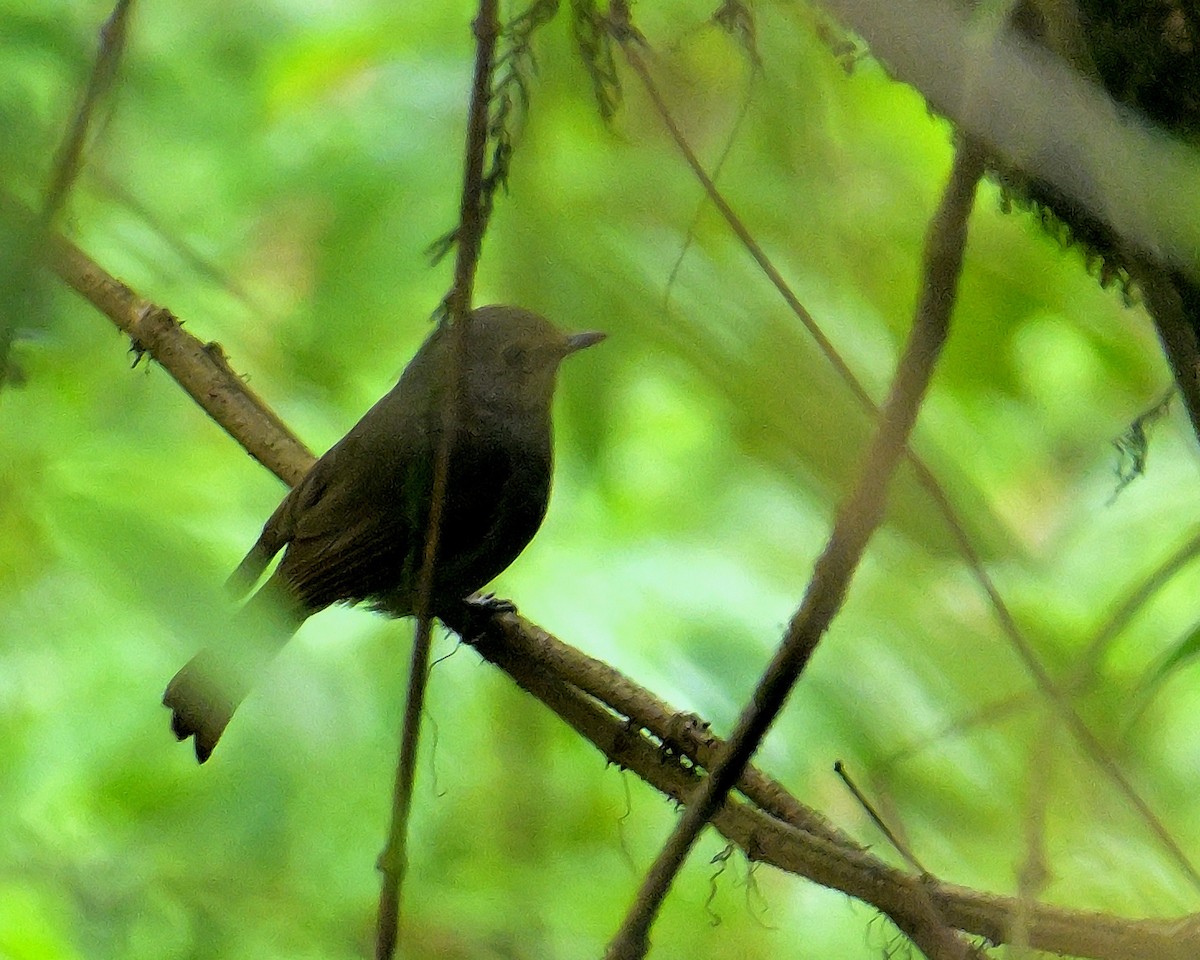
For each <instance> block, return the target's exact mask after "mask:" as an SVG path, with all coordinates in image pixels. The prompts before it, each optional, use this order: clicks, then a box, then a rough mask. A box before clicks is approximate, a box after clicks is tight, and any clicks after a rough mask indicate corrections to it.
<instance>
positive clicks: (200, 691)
mask: <svg viewBox="0 0 1200 960" xmlns="http://www.w3.org/2000/svg"><path fill="white" fill-rule="evenodd" d="M307 615H308V611H305V610H303V608H302V607H300V606H299V605H298V604H297V603H296V602H295V601H294V600H290V599H289V597H288V593H287V590H286V587H284V586H283V584H282V582H281V581H279V580H277V579H276V578H275V577H272V578H271V579H270V580H268V581H267V583H266V584H264V585H263V587H262V589H261V590H259V591H258V593H256V594H255V595H254V596H253V597H251V598H250V600H249V601H248V602H247V603H246V604H245V605H244V606H243V607H242V608H241V609H240V610H239V611H238V612H237V615H236V616H235V617H234V618H233V620H232V622H231V624H230V636H229V637H228V638H227V640H226V642H224V643H221V644H220V645H218V646H213V647H207V648H205V649H204V650H201V651H200V652H199V653H198V654H196V656H194V657H193V658H192V659H191V660H189V661H188V662H187V663H186V664H185V665H184V667H183V669H182V670H180V671H179V672H178V673H177V674H175V676H174V677H172V678H171V682H170V683H169V684H167V689H166V691H165V692H164V693H163V699H162V702H163V706H165V707H167V708H169V709H170V711H171V732H172V733H174V734H175V737H176V739H178V740H186V739H187V738H188V737H195V738H196V740H195V748H196V759H197V760H198V761H200V763H204V761H205V760H207V759H208V758H209V756H210V755H211V754H212V752H213V748H214V747H215V746H216V745H217V741H218V740H220V739H221V734H223V733H224V732H225V727H226V726H227V725H228V724H229V721H230V719H231V718H232V717H233V714H234V711H235V710H237V708H238V706H239V705H240V704H241V702H242V701H243V700H244V699H245V698H246V694H248V693H249V692H250V688H251V686H253V684H254V683H255V681H257V680H258V678H259V676H261V674H262V673H263V672H264V671H265V670H266V668H267V666H268V665H269V664H270V662H271V660H272V659H274V657H275V654H277V653H278V652H279V651H280V650H281V649H282V648H283V645H284V644H285V643H287V641H288V640H289V639H291V636H292V634H293V633H295V632H296V630H298V629H299V628H300V624H302V623H303V622H304V619H305V617H306V616H307Z"/></svg>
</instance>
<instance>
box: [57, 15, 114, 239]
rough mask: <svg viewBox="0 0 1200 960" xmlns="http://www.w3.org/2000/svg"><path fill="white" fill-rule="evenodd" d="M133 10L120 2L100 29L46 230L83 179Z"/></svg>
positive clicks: (62, 153)
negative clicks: (86, 148)
mask: <svg viewBox="0 0 1200 960" xmlns="http://www.w3.org/2000/svg"><path fill="white" fill-rule="evenodd" d="M132 10H133V0H117V2H116V5H115V6H114V7H113V11H112V13H111V14H110V15H109V18H108V19H107V20H105V21H104V24H103V25H102V26H101V27H100V47H99V50H98V52H97V54H96V62H95V63H94V64H93V65H92V72H91V74H90V75H89V77H88V84H87V87H86V88H85V89H84V92H83V97H82V98H81V99H80V102H79V106H78V108H77V109H76V111H75V117H74V119H73V120H72V121H71V126H70V127H69V128H68V130H67V135H66V138H65V139H64V140H63V142H62V144H61V145H60V146H59V150H58V155H57V156H56V157H55V160H54V170H53V173H52V175H51V179H50V186H49V188H48V189H47V191H46V197H45V200H44V202H43V205H42V211H41V214H42V218H41V219H42V224H43V225H44V226H49V225H50V224H51V223H52V222H53V220H54V218H55V217H56V216H57V215H58V212H59V210H61V209H62V206H63V204H64V203H65V202H66V199H67V196H68V194H69V193H70V192H71V187H72V185H74V183H75V180H76V178H78V176H79V171H80V169H81V168H82V166H83V150H84V146H85V145H86V143H87V136H88V131H89V130H90V129H91V126H92V117H93V116H94V114H95V112H96V108H97V106H99V104H100V101H101V100H102V99H103V98H104V95H105V94H106V93H107V92H108V90H109V88H110V87H111V86H112V81H113V78H114V77H115V76H116V74H117V67H118V66H119V65H120V62H121V56H122V54H123V53H124V52H125V38H126V36H127V35H128V29H129V16H130V13H131V12H132Z"/></svg>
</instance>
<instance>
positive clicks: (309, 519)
mask: <svg viewBox="0 0 1200 960" xmlns="http://www.w3.org/2000/svg"><path fill="white" fill-rule="evenodd" d="M455 336H456V334H455V333H454V332H453V331H451V330H449V329H447V328H443V327H438V328H437V329H436V330H435V331H434V332H433V333H432V334H431V335H430V336H429V338H428V339H427V340H426V341H425V343H424V344H423V345H422V346H421V349H420V350H418V351H417V354H416V356H414V357H413V358H412V360H411V361H410V362H409V364H408V366H407V367H406V368H405V370H404V373H403V374H402V375H401V377H400V381H399V382H398V383H397V384H396V386H395V387H393V388H392V390H391V391H390V392H389V393H388V394H386V395H385V396H384V397H383V398H382V399H380V400H379V402H378V403H376V404H375V406H373V407H372V408H371V409H370V410H369V411H367V413H366V414H365V415H364V416H363V418H362V419H361V420H359V421H358V423H357V424H355V425H354V426H353V427H352V428H351V430H350V432H349V433H347V434H346V436H344V437H343V438H342V439H341V440H339V441H338V442H337V443H336V444H334V446H333V447H331V448H330V449H329V451H328V452H327V453H326V454H325V455H324V456H323V457H321V459H319V460H318V461H317V462H316V463H315V464H313V466H312V469H311V470H309V472H308V473H307V474H306V475H305V477H304V479H303V480H302V481H300V483H298V484H297V485H296V486H295V487H294V488H293V489H292V491H291V492H290V493H289V494H288V495H287V496H286V497H284V499H283V502H282V503H280V504H279V506H278V508H277V509H276V510H275V512H274V513H273V514H272V515H271V518H270V519H269V520H267V522H266V524H265V525H264V526H263V530H262V534H261V535H260V536H259V538H258V542H257V543H255V544H254V546H253V547H251V548H250V552H249V553H248V554H246V557H245V559H244V560H242V562H241V564H240V565H239V566H238V568H237V570H236V571H234V573H233V575H232V576H231V577H230V579H229V584H230V587H231V589H232V590H233V591H234V592H235V593H236V594H237V595H238V596H243V595H245V594H246V593H247V592H248V591H249V590H250V589H251V588H252V587H253V586H254V585H255V583H256V582H257V581H258V580H259V578H260V577H261V575H262V573H263V571H264V570H265V569H266V567H267V565H268V564H269V563H270V562H271V559H272V558H273V557H274V556H275V555H276V554H277V553H278V552H279V551H280V550H283V558H282V559H281V560H280V562H279V565H278V567H276V569H275V572H274V573H273V574H272V575H271V576H270V578H269V579H268V580H267V582H266V583H265V584H264V585H263V586H262V588H261V589H260V590H259V591H258V592H257V593H256V594H255V595H254V596H253V597H251V599H250V600H249V601H248V602H247V603H246V604H245V605H244V606H243V607H242V609H241V610H240V611H238V614H237V616H236V618H235V619H236V621H237V623H236V624H235V628H236V629H235V630H234V631H233V634H234V642H231V643H229V644H226V645H224V646H223V647H222V648H221V649H216V648H208V649H205V650H202V651H201V652H200V653H199V654H197V655H196V656H195V657H194V658H193V659H192V660H191V661H190V662H189V663H188V664H187V665H186V666H184V668H183V669H182V670H180V671H179V672H178V673H177V674H176V675H175V677H174V679H172V680H171V682H170V684H169V685H168V686H167V689H166V692H165V693H164V694H163V704H164V705H165V706H167V707H169V708H170V709H171V711H172V716H171V729H172V730H173V731H174V733H175V736H176V737H177V738H178V739H180V740H183V739H186V738H187V737H189V736H194V737H195V738H196V741H195V747H196V758H197V759H198V760H199V761H200V762H201V763H203V762H204V761H205V760H207V759H208V757H209V754H211V753H212V750H213V747H215V746H216V743H217V741H218V740H219V739H220V737H221V734H222V733H223V732H224V730H225V727H226V725H227V724H228V723H229V720H230V718H231V717H232V716H233V712H234V711H235V710H236V709H237V707H238V704H240V703H241V701H242V699H243V698H244V697H245V696H246V694H247V693H248V692H249V689H250V686H251V684H252V683H253V682H254V680H255V679H257V676H258V674H260V673H261V672H262V670H263V669H264V668H265V667H266V665H267V664H268V663H269V661H270V659H271V658H272V657H273V656H274V655H275V653H276V652H278V650H279V649H280V648H281V647H282V646H283V645H284V644H285V643H286V642H287V640H288V639H289V638H290V637H291V635H292V634H293V633H295V632H296V630H297V629H299V627H300V625H301V624H302V623H303V622H304V621H305V620H306V619H307V618H308V617H310V616H312V614H314V613H316V612H317V611H318V610H323V609H324V608H325V607H328V606H330V605H331V604H335V603H347V604H354V603H363V602H366V603H370V604H372V605H374V606H376V607H377V608H379V609H382V610H384V611H386V612H387V613H389V614H391V615H393V616H404V615H408V614H412V613H413V612H414V607H415V604H416V603H417V597H416V593H417V584H418V579H419V577H420V570H421V562H422V557H423V555H424V549H425V534H426V529H427V523H428V518H429V511H430V506H431V500H432V487H433V474H434V463H435V460H436V458H437V451H438V449H439V445H440V443H441V437H442V434H443V432H444V429H445V428H444V423H443V421H444V415H443V414H444V409H445V404H446V402H447V395H448V391H450V390H451V389H452V388H453V387H452V384H451V382H450V381H451V374H452V372H453V371H454V369H455V366H456V364H455V360H456V358H455V355H454V353H453V351H454V350H455V348H456V346H457V345H456V342H455ZM462 338H463V339H462V346H463V349H462V355H461V357H459V358H457V360H458V363H457V368H458V372H459V384H460V392H459V394H458V399H457V403H456V407H455V409H456V413H457V416H456V418H455V419H456V425H455V429H454V430H453V434H452V437H451V442H450V447H449V450H450V456H449V461H448V472H447V478H446V496H445V501H444V504H443V509H442V520H441V526H440V531H439V541H438V550H437V559H436V563H435V566H434V577H433V589H432V598H431V603H430V612H431V613H433V614H436V613H437V612H438V610H439V609H443V608H444V607H445V605H447V604H452V603H458V602H460V601H462V600H463V599H464V598H466V597H467V596H468V595H470V594H471V593H473V592H475V591H476V590H478V589H479V588H480V587H482V586H483V585H484V584H486V583H487V582H488V581H489V580H491V579H493V578H494V577H495V576H496V575H497V574H499V573H500V572H501V571H503V570H504V569H505V568H506V567H507V566H508V565H509V564H510V563H512V562H513V560H515V559H516V558H517V555H518V554H519V553H520V552H521V551H522V550H523V549H524V548H525V545H526V544H528V543H529V541H530V540H531V539H532V538H533V535H534V534H535V533H536V532H537V529H538V527H539V526H540V525H541V522H542V518H543V516H544V515H545V513H546V504H547V501H548V499H549V496H550V476H551V473H552V469H553V449H552V441H551V428H550V403H551V400H552V398H553V395H554V383H555V379H556V375H557V372H558V366H559V364H560V363H561V362H562V360H563V359H564V358H565V357H567V356H568V355H570V354H572V353H574V352H575V351H577V350H582V349H583V348H585V347H589V346H591V345H592V344H595V343H598V342H599V341H601V340H602V339H604V334H602V333H577V334H574V335H573V336H567V335H565V334H563V333H561V332H560V331H559V330H558V329H557V328H555V327H554V326H553V325H552V324H551V323H550V322H549V321H548V320H546V319H545V318H543V317H540V316H538V315H537V314H536V313H532V312H530V311H528V310H522V309H520V308H518V307H509V306H490V307H481V308H479V309H478V310H475V311H474V312H473V313H471V314H470V315H469V317H468V318H467V320H466V325H465V329H464V330H463V331H462Z"/></svg>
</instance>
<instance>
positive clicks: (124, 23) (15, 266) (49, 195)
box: [0, 0, 133, 386]
mask: <svg viewBox="0 0 1200 960" xmlns="http://www.w3.org/2000/svg"><path fill="white" fill-rule="evenodd" d="M132 7H133V0H117V3H116V6H114V7H113V11H112V13H111V14H110V15H109V17H108V19H107V20H106V21H104V23H103V24H102V25H101V27H100V43H99V48H98V50H97V52H96V60H95V62H94V63H93V64H92V70H91V73H90V74H89V76H88V82H87V86H86V87H85V88H84V92H83V95H82V96H81V97H80V100H79V105H78V107H76V110H75V116H74V117H73V118H72V120H71V124H70V126H69V127H68V128H67V131H66V133H65V135H64V137H63V140H62V142H61V143H60V144H59V147H58V151H57V153H56V155H55V158H54V163H53V164H52V166H51V170H50V183H49V184H48V185H47V187H46V193H45V195H44V196H43V198H42V205H41V209H40V211H39V215H38V225H39V226H40V227H41V228H42V229H45V228H47V227H49V226H50V225H51V224H53V223H54V220H55V218H56V217H57V216H58V214H59V212H60V211H61V210H62V208H63V205H64V204H65V203H66V201H67V197H68V196H69V195H70V193H71V188H72V187H73V186H74V184H75V181H76V180H77V179H78V177H79V171H80V170H81V169H82V167H83V151H84V147H85V146H86V144H87V138H88V131H89V130H90V129H91V126H92V118H93V117H94V115H95V112H96V109H97V107H98V106H99V104H100V102H101V100H103V99H104V96H105V94H106V93H107V92H108V90H109V88H110V87H111V86H112V80H113V77H114V76H115V75H116V72H117V67H118V65H119V64H120V62H121V56H122V54H123V53H124V51H125V38H126V36H127V33H128V24H129V14H130V11H131V9H132ZM29 237H30V233H28V232H22V233H20V234H18V235H17V240H18V242H17V243H16V244H14V249H11V250H9V251H7V253H8V255H9V256H10V258H11V265H10V267H9V270H8V271H7V272H8V273H9V277H10V279H8V280H7V283H8V285H10V286H11V287H12V289H14V290H27V291H28V298H29V300H30V301H31V302H32V301H33V300H34V299H35V296H36V294H35V290H34V287H33V285H32V282H31V279H32V272H33V267H34V264H35V263H36V262H37V255H36V253H35V251H34V250H33V249H32V244H31V243H27V242H26V241H27V240H28V239H29ZM18 299H20V298H19V297H16V298H14V302H16V301H17V300H18ZM8 313H9V311H7V310H6V311H3V314H8ZM11 313H12V315H3V314H0V386H3V385H4V382H5V379H6V377H7V375H8V372H9V353H10V352H11V350H12V345H13V341H14V339H15V337H16V332H17V326H16V319H17V318H16V311H15V310H14V311H12V312H11Z"/></svg>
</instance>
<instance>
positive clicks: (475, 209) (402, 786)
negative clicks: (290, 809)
mask: <svg viewBox="0 0 1200 960" xmlns="http://www.w3.org/2000/svg"><path fill="white" fill-rule="evenodd" d="M496 9H497V0H480V3H479V12H478V14H477V15H476V17H475V20H474V21H473V23H472V29H473V31H474V34H475V73H474V81H473V84H472V87H471V101H470V105H469V107H468V115H467V134H466V145H465V149H464V172H463V190H462V204H461V208H460V212H459V226H458V230H457V231H456V242H457V248H458V256H457V260H456V262H455V267H454V285H453V287H452V288H451V290H450V293H449V295H448V296H447V298H446V302H445V310H444V312H443V322H444V323H448V324H449V327H450V334H451V337H452V338H453V339H452V342H453V349H452V350H451V351H450V357H451V361H452V362H451V364H450V370H449V371H448V373H447V376H448V378H449V383H448V389H447V391H446V403H445V406H444V408H443V410H442V432H441V437H440V439H439V443H438V450H437V458H436V459H435V461H434V468H433V483H432V488H431V494H430V504H429V524H428V528H427V531H426V534H425V549H424V554H423V557H422V560H421V570H420V576H419V579H418V582H417V591H416V604H415V610H414V612H415V614H416V619H417V622H416V626H415V628H414V635H413V647H412V654H411V657H410V660H409V673H408V693H407V697H406V699H405V706H404V720H403V728H402V731H401V736H400V757H399V759H398V761H397V763H396V781H395V786H394V789H393V793H392V820H391V825H390V827H389V830H388V839H387V844H386V846H385V847H384V849H383V852H382V853H381V854H380V855H379V863H378V866H379V870H380V872H381V873H382V874H383V878H382V884H381V889H380V894H379V917H378V925H377V928H376V941H375V955H376V957H377V958H378V960H390V958H391V957H392V955H393V954H394V953H395V950H396V940H397V935H398V930H399V922H400V903H401V895H402V891H403V885H404V876H405V873H406V871H407V868H408V851H407V838H408V821H409V816H410V814H411V812H412V795H413V783H414V781H415V779H416V769H417V748H418V745H419V742H420V732H421V718H422V716H423V715H424V708H425V687H426V682H427V680H428V678H429V651H430V646H431V643H432V639H431V638H432V628H433V617H432V612H431V610H430V603H431V600H432V595H433V581H434V569H435V566H436V563H437V551H438V541H439V538H440V534H441V527H442V511H443V508H444V506H445V501H446V486H447V482H448V474H449V465H450V445H451V442H452V440H453V437H454V435H455V432H456V425H457V418H458V415H459V410H460V407H461V401H462V384H461V371H462V370H463V368H464V362H463V355H464V350H465V342H466V340H465V338H466V322H467V317H468V315H469V314H470V312H471V293H472V288H473V286H474V282H475V269H476V266H477V264H478V262H479V252H480V248H481V246H482V244H483V233H484V230H485V229H486V226H487V214H486V211H485V210H484V209H483V196H484V191H483V168H484V161H485V155H486V152H487V144H488V104H489V99H490V94H491V86H492V66H493V63H494V62H495V50H496V37H497V36H498V35H499V33H500V22H499V20H498V18H497V14H496Z"/></svg>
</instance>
